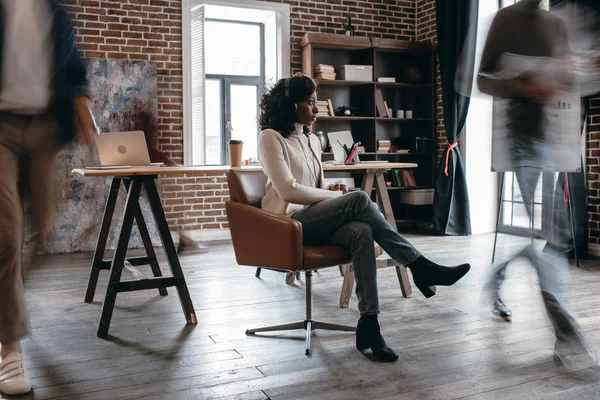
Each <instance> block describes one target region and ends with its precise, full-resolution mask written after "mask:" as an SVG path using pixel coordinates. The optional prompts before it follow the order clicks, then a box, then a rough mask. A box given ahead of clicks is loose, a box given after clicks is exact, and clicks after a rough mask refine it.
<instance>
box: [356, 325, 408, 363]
mask: <svg viewBox="0 0 600 400" xmlns="http://www.w3.org/2000/svg"><path fill="white" fill-rule="evenodd" d="M356 348H357V349H358V350H360V351H364V350H366V349H369V348H370V349H371V351H372V352H373V355H374V356H375V357H377V358H378V359H380V360H381V361H387V362H392V361H396V360H397V359H398V355H397V354H396V353H394V350H392V349H391V348H390V347H388V345H387V344H386V343H385V340H383V337H382V336H381V332H380V330H379V322H377V315H364V316H362V317H360V319H359V320H358V326H357V327H356Z"/></svg>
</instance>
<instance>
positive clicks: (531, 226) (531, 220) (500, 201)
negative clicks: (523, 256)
mask: <svg viewBox="0 0 600 400" xmlns="http://www.w3.org/2000/svg"><path fill="white" fill-rule="evenodd" d="M568 174H569V173H568V172H565V176H566V181H567V184H566V190H567V196H568V200H569V201H568V203H569V204H568V208H569V218H570V219H571V224H570V226H571V238H572V240H573V253H574V255H575V262H576V265H577V268H579V257H578V255H577V243H576V241H575V220H574V219H573V201H572V198H571V185H569V184H568V182H569V179H568ZM505 177H506V173H505V172H500V191H499V193H498V209H497V212H496V233H495V235H494V250H493V251H492V264H493V263H494V261H495V260H496V245H497V243H498V227H499V225H500V216H501V210H502V204H503V203H504V199H503V197H504V181H505ZM533 203H534V200H532V203H531V209H530V213H529V215H530V217H529V229H531V232H534V224H533V223H534V213H533ZM531 240H532V241H533V236H532V239H531Z"/></svg>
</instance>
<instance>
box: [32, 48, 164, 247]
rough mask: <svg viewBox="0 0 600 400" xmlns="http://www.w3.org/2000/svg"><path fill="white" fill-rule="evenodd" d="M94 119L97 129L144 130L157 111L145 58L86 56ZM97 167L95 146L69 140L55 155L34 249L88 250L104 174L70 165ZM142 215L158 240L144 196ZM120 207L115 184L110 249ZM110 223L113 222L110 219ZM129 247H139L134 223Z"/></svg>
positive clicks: (102, 198) (153, 78)
mask: <svg viewBox="0 0 600 400" xmlns="http://www.w3.org/2000/svg"><path fill="white" fill-rule="evenodd" d="M86 62H87V70H88V78H89V81H90V89H91V95H92V100H93V102H94V110H93V112H94V117H95V119H96V123H97V124H98V127H99V128H100V130H101V132H120V131H130V130H144V126H147V124H148V123H149V121H150V120H151V119H156V118H157V114H158V94H157V70H156V64H155V63H154V62H151V61H130V60H116V59H87V60H86ZM86 165H99V158H98V154H97V152H96V149H89V148H86V147H83V146H80V145H79V144H77V143H72V144H70V145H69V146H67V147H66V148H64V149H63V150H62V151H61V153H60V154H59V156H58V159H57V165H56V185H55V189H56V190H55V193H54V201H53V207H54V209H53V213H52V218H51V221H50V224H49V225H50V226H49V233H50V234H49V235H48V242H47V243H46V245H44V246H43V247H42V248H41V249H40V252H42V253H66V252H80V251H93V250H94V249H95V246H96V240H97V236H98V232H99V229H100V224H101V222H102V216H103V213H104V205H105V202H106V197H107V194H108V189H109V187H110V181H111V179H110V178H83V177H81V176H80V175H73V174H72V173H71V171H72V170H73V169H74V168H81V167H83V166H86ZM141 203H142V213H143V214H144V217H145V219H146V223H147V225H148V230H149V231H150V235H151V237H152V241H153V242H154V244H155V245H157V244H158V243H159V240H158V235H157V230H156V226H155V223H154V220H153V218H152V213H151V212H150V208H149V206H148V204H147V202H146V201H145V199H144V198H142V199H141ZM124 205H125V190H124V187H123V186H121V191H120V193H119V200H118V202H117V207H116V209H115V214H114V217H113V221H114V222H113V226H112V227H111V233H110V236H109V239H108V244H107V248H109V249H113V248H114V247H115V243H116V240H117V238H118V235H119V231H118V225H119V223H120V220H121V217H122V213H123V209H124ZM115 221H116V222H115ZM130 246H131V247H142V246H143V244H142V242H141V239H140V238H139V235H138V232H137V227H136V226H135V225H134V228H133V231H132V234H131V238H130Z"/></svg>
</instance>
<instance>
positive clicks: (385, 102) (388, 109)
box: [383, 100, 392, 118]
mask: <svg viewBox="0 0 600 400" xmlns="http://www.w3.org/2000/svg"><path fill="white" fill-rule="evenodd" d="M383 106H384V107H385V115H386V116H387V117H388V118H392V116H391V115H390V108H389V106H388V103H387V101H385V100H384V101H383Z"/></svg>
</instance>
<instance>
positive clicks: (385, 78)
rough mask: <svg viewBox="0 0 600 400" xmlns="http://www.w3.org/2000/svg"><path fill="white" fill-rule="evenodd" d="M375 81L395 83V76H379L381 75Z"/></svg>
mask: <svg viewBox="0 0 600 400" xmlns="http://www.w3.org/2000/svg"><path fill="white" fill-rule="evenodd" d="M377 82H381V83H396V78H393V77H389V76H381V77H379V78H377Z"/></svg>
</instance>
